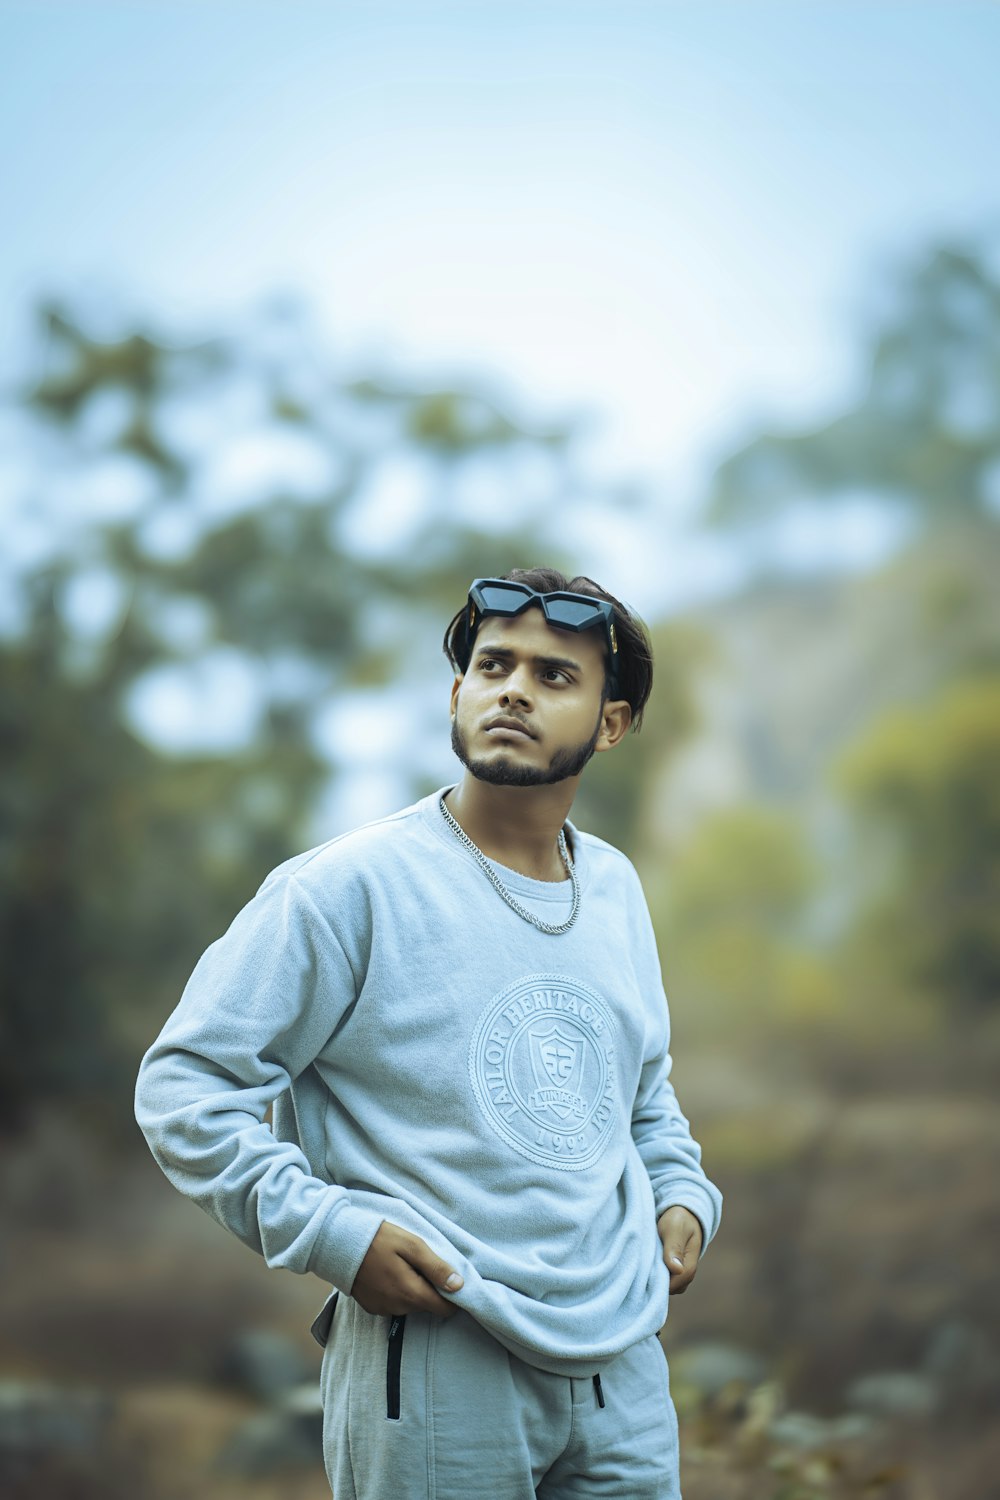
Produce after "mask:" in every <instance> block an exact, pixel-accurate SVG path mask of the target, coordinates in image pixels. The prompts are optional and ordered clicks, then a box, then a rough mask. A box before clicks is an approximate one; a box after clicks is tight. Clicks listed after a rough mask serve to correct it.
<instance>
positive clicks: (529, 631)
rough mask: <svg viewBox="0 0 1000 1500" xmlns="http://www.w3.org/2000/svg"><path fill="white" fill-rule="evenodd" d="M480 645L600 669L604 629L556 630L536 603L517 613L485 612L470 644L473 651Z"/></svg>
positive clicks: (602, 666)
mask: <svg viewBox="0 0 1000 1500" xmlns="http://www.w3.org/2000/svg"><path fill="white" fill-rule="evenodd" d="M484 649H487V650H492V651H498V650H501V649H503V650H505V651H514V652H516V653H517V654H518V655H523V656H555V657H562V658H565V659H568V660H572V661H574V662H576V663H578V664H579V666H580V667H582V668H583V669H584V671H589V670H594V671H597V672H601V673H602V674H603V672H604V656H605V646H604V632H603V630H602V629H601V627H600V626H591V627H589V628H588V629H587V630H560V629H559V628H558V627H557V626H555V625H550V624H549V622H548V620H546V618H545V616H544V615H543V614H542V611H541V609H540V608H539V606H538V605H537V604H532V605H529V607H528V608H527V609H526V610H525V611H524V612H523V613H522V614H519V615H514V616H513V617H511V616H509V615H508V616H504V615H488V616H487V617H486V619H485V620H484V621H483V623H482V625H480V627H479V630H478V631H477V633H476V637H475V640H474V641H473V644H472V651H473V655H475V654H476V653H478V652H480V651H483V650H484Z"/></svg>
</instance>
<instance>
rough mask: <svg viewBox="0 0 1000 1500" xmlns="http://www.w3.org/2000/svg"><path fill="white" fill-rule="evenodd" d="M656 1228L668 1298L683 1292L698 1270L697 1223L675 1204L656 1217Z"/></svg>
mask: <svg viewBox="0 0 1000 1500" xmlns="http://www.w3.org/2000/svg"><path fill="white" fill-rule="evenodd" d="M657 1228H658V1229H659V1232H660V1239H661V1241H662V1242H663V1263H664V1265H665V1266H666V1268H667V1270H668V1271H669V1272H670V1295H671V1297H676V1296H678V1295H679V1294H680V1293H681V1292H686V1291H687V1289H688V1287H689V1286H690V1285H691V1283H692V1281H693V1280H694V1278H695V1273H696V1272H697V1270H698V1257H699V1255H700V1253H701V1241H702V1230H701V1224H700V1223H699V1222H698V1220H697V1219H696V1218H695V1216H694V1214H693V1213H691V1212H690V1210H689V1209H686V1208H682V1207H681V1206H680V1205H679V1204H678V1205H675V1206H674V1207H673V1208H668V1209H667V1210H666V1212H665V1213H663V1214H661V1215H660V1219H659V1222H658V1224H657Z"/></svg>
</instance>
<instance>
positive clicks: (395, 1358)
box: [385, 1317, 406, 1422]
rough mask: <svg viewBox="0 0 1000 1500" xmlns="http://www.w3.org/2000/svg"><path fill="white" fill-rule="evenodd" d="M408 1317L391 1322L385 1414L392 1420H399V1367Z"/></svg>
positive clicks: (386, 1364)
mask: <svg viewBox="0 0 1000 1500" xmlns="http://www.w3.org/2000/svg"><path fill="white" fill-rule="evenodd" d="M405 1331H406V1318H405V1317H400V1318H393V1319H392V1320H391V1322H390V1323H389V1348H388V1352H387V1354H386V1361H385V1414H386V1416H387V1417H388V1419H389V1421H390V1422H398V1421H399V1367H400V1364H401V1362H402V1359H403V1334H404V1332H405Z"/></svg>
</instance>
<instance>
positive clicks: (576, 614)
mask: <svg viewBox="0 0 1000 1500" xmlns="http://www.w3.org/2000/svg"><path fill="white" fill-rule="evenodd" d="M532 605H538V606H540V608H541V611H542V613H543V615H544V616H545V618H546V620H547V621H548V622H549V624H550V625H554V626H555V627H556V628H557V629H558V630H589V629H590V628H591V626H593V625H601V626H603V628H604V636H605V639H606V640H607V643H608V676H609V677H610V679H611V691H612V692H617V691H618V637H617V635H616V634H615V612H614V607H613V606H612V605H611V604H609V603H608V601H607V599H595V598H594V597H593V596H592V595H591V594H570V593H566V592H564V591H563V590H560V589H556V590H554V591H553V592H552V593H548V594H542V593H539V591H538V590H537V589H533V588H530V587H529V585H528V584H526V583H515V582H513V581H512V580H511V579H509V578H476V579H474V580H473V583H472V587H471V588H470V589H469V607H468V610H467V612H466V617H465V628H466V639H467V641H468V645H469V650H470V651H471V649H472V642H473V640H474V638H475V634H476V631H477V630H478V629H479V625H480V622H481V621H482V620H485V619H486V618H487V617H488V616H489V615H507V616H508V617H510V616H513V615H519V614H522V613H523V612H524V610H526V609H530V608H531V606H532Z"/></svg>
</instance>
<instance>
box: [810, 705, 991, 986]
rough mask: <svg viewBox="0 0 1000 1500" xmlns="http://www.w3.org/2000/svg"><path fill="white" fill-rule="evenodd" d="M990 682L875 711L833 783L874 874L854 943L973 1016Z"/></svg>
mask: <svg viewBox="0 0 1000 1500" xmlns="http://www.w3.org/2000/svg"><path fill="white" fill-rule="evenodd" d="M998 767H1000V681H998V680H996V679H995V678H990V677H973V678H969V679H967V680H965V681H961V682H956V683H954V684H953V685H951V686H950V687H949V688H947V689H946V690H945V691H943V692H942V693H940V694H939V695H937V696H936V697H935V698H933V699H932V700H931V701H929V702H927V703H924V704H921V705H919V706H917V707H913V708H909V709H897V710H894V711H892V712H891V713H887V714H885V715H884V716H883V717H882V718H881V719H880V720H878V721H877V722H876V723H875V724H873V725H872V726H871V727H870V728H869V729H868V731H867V732H866V733H865V734H864V735H863V737H862V738H861V740H860V741H859V742H858V743H857V744H855V745H854V746H853V747H852V749H851V750H850V752H849V753H848V754H847V755H845V757H844V758H843V760H842V761H841V763H840V764H839V766H838V767H837V770H836V773H835V779H836V784H837V786H838V789H839V790H840V791H841V792H842V794H843V795H844V797H845V798H846V799H847V800H848V802H849V804H850V805H851V807H852V808H853V810H854V813H855V815H856V818H857V822H858V825H859V843H860V846H861V850H862V853H863V854H864V853H867V854H868V855H869V856H870V859H869V868H872V869H873V870H874V871H875V872H876V878H875V879H874V880H873V881H871V882H869V891H868V893H867V895H868V904H867V906H866V907H865V908H864V910H863V914H862V916H861V918H860V920H859V924H858V930H857V932H856V934H855V939H854V941H855V943H856V944H857V945H859V946H860V949H861V951H862V952H863V953H864V954H865V955H866V957H867V958H869V959H870V960H871V961H872V962H874V963H875V964H877V970H876V972H878V973H885V971H886V969H887V968H888V970H889V971H890V973H892V972H893V971H895V974H896V978H897V982H898V981H899V980H902V981H903V982H908V983H912V984H913V985H915V986H917V987H918V988H920V989H923V990H925V991H929V992H930V993H932V994H933V995H935V996H936V997H938V998H939V999H940V1001H941V1002H942V1004H943V1005H944V1006H945V1007H946V1008H947V1009H948V1010H951V1011H955V1012H957V1013H959V1014H964V1015H967V1016H968V1015H976V1014H981V1013H983V1012H985V1011H986V1010H987V1008H990V1007H993V1006H995V1005H996V1002H997V999H998V997H1000V923H998V921H997V913H998V912H1000V776H998V774H997V770H998Z"/></svg>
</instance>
